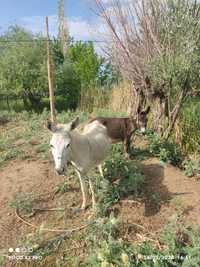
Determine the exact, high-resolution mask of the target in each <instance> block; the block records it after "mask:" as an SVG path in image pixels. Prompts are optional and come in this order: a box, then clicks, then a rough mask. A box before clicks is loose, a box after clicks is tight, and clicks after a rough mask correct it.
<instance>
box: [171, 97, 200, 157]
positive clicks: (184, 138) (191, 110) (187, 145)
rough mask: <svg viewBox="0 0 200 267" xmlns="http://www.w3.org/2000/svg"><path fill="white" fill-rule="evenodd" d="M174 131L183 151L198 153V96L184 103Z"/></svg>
mask: <svg viewBox="0 0 200 267" xmlns="http://www.w3.org/2000/svg"><path fill="white" fill-rule="evenodd" d="M175 131H176V135H177V137H178V141H179V142H180V143H181V146H182V148H183V149H184V150H185V152H187V153H193V152H197V153H200V98H196V99H192V100H189V101H188V102H187V103H185V105H184V106H183V108H182V112H181V116H180V119H179V122H178V127H176V130H175Z"/></svg>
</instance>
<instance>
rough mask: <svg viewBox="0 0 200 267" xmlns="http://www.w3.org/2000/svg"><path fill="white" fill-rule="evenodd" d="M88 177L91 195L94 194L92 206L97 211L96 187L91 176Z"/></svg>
mask: <svg viewBox="0 0 200 267" xmlns="http://www.w3.org/2000/svg"><path fill="white" fill-rule="evenodd" d="M88 179H89V186H90V191H91V195H92V208H93V210H94V211H95V209H96V200H95V193H94V187H93V184H92V181H91V179H90V178H88Z"/></svg>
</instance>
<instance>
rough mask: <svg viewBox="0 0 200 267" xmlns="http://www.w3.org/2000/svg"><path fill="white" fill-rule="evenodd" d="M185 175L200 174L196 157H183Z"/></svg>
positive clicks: (199, 163) (199, 164)
mask: <svg viewBox="0 0 200 267" xmlns="http://www.w3.org/2000/svg"><path fill="white" fill-rule="evenodd" d="M182 166H183V168H184V170H185V175H187V176H188V177H192V176H195V175H197V174H200V162H199V161H198V160H196V159H185V160H184V161H183V163H182Z"/></svg>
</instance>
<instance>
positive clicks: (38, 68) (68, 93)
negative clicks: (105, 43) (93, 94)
mask: <svg viewBox="0 0 200 267" xmlns="http://www.w3.org/2000/svg"><path fill="white" fill-rule="evenodd" d="M0 40H1V41H3V42H2V43H1V45H0V73H1V74H0V90H1V94H0V97H1V98H2V97H3V99H7V106H8V108H12V105H10V104H9V101H10V99H12V98H22V99H23V103H24V106H25V108H26V109H27V110H29V109H34V110H36V111H41V109H43V107H44V103H43V98H44V97H47V96H48V80H47V65H46V64H47V63H46V61H47V60H46V43H45V40H44V38H43V37H42V36H40V35H39V34H36V35H33V34H32V33H30V32H28V31H26V30H25V29H23V28H21V27H18V26H11V27H10V28H9V30H8V31H7V32H6V33H5V34H4V35H2V36H0ZM51 49H52V56H53V78H54V88H55V95H56V99H57V97H60V98H61V99H62V101H61V102H63V103H65V105H64V109H71V110H74V109H76V108H77V107H78V104H79V102H80V97H81V90H83V91H85V90H87V88H89V87H94V86H100V85H106V86H110V85H111V83H113V82H114V80H115V79H116V75H115V74H114V70H113V68H112V66H111V65H110V63H106V62H105V60H104V59H103V58H102V57H101V56H99V55H97V53H96V52H95V49H94V45H93V43H92V42H86V43H83V42H79V43H74V42H72V41H71V44H70V46H69V48H68V49H69V51H68V53H67V56H65V57H64V56H63V47H62V42H61V40H58V39H53V40H52V42H51ZM19 62H20V64H19ZM57 104H58V109H59V104H60V102H59V101H58V102H57Z"/></svg>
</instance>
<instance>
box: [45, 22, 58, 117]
mask: <svg viewBox="0 0 200 267" xmlns="http://www.w3.org/2000/svg"><path fill="white" fill-rule="evenodd" d="M46 34H47V70H48V83H49V101H50V110H51V121H52V122H56V112H55V96H54V88H53V75H52V59H51V52H50V44H49V40H50V38H49V21H48V17H46Z"/></svg>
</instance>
